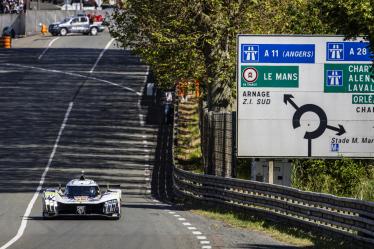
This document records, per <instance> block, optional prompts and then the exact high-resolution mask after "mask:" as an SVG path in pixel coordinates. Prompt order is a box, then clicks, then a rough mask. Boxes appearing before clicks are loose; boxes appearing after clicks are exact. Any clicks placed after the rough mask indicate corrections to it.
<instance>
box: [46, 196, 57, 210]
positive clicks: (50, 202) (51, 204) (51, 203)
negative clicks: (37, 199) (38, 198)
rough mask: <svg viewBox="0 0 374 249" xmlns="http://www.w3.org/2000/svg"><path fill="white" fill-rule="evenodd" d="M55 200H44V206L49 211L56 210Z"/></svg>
mask: <svg viewBox="0 0 374 249" xmlns="http://www.w3.org/2000/svg"><path fill="white" fill-rule="evenodd" d="M57 205H58V204H57V201H55V200H53V199H46V200H45V206H46V208H47V211H50V212H55V211H56V208H57Z"/></svg>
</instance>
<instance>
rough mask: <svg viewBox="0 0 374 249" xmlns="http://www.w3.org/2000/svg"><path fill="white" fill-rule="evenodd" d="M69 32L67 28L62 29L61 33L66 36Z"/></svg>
mask: <svg viewBox="0 0 374 249" xmlns="http://www.w3.org/2000/svg"><path fill="white" fill-rule="evenodd" d="M67 33H68V30H67V29H66V28H62V29H60V35H61V36H65V35H67Z"/></svg>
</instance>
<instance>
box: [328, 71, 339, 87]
mask: <svg viewBox="0 0 374 249" xmlns="http://www.w3.org/2000/svg"><path fill="white" fill-rule="evenodd" d="M326 85H327V86H342V85H343V70H327V77H326Z"/></svg>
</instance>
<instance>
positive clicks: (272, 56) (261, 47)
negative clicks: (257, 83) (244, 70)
mask: <svg viewBox="0 0 374 249" xmlns="http://www.w3.org/2000/svg"><path fill="white" fill-rule="evenodd" d="M240 51H241V53H240V56H241V63H299V64H300V63H314V62H315V45H314V44H241V47H240Z"/></svg>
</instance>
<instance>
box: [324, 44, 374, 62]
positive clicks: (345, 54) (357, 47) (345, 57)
mask: <svg viewBox="0 0 374 249" xmlns="http://www.w3.org/2000/svg"><path fill="white" fill-rule="evenodd" d="M370 56H371V53H370V49H369V43H368V42H327V43H326V60H327V61H371V60H372V59H371V58H370Z"/></svg>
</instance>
